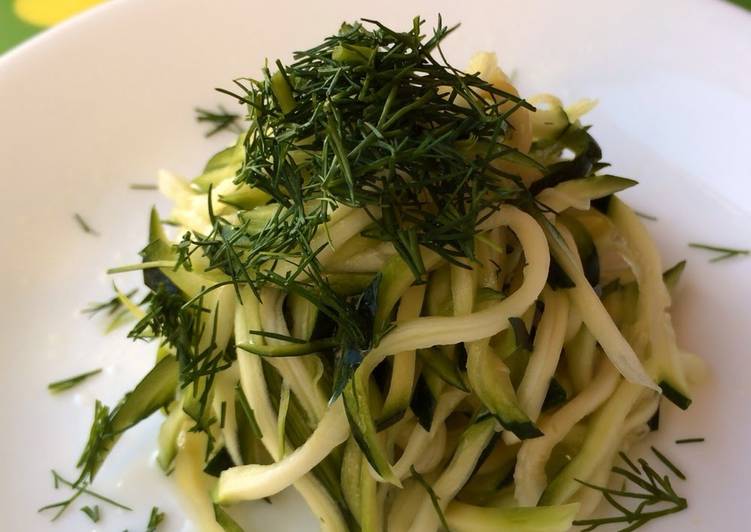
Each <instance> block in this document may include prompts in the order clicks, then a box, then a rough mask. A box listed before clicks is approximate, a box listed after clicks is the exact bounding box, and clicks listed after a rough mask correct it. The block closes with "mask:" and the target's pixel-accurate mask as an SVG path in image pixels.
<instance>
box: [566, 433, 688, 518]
mask: <svg viewBox="0 0 751 532" xmlns="http://www.w3.org/2000/svg"><path fill="white" fill-rule="evenodd" d="M652 452H653V453H654V454H655V456H657V458H658V459H659V460H660V462H662V463H663V464H664V465H665V466H666V467H667V468H668V469H669V470H670V471H671V472H672V473H674V474H675V475H676V476H677V477H678V478H680V479H682V480H683V479H685V478H686V477H685V475H684V474H683V472H682V471H681V470H680V469H678V468H677V467H676V466H675V464H673V463H672V462H671V461H670V460H668V459H667V458H666V457H665V455H663V454H662V453H660V452H659V451H657V449H655V448H654V447H652ZM620 457H621V459H622V460H623V462H624V463H625V464H626V466H627V468H626V467H620V466H616V467H614V468H613V473H615V474H616V475H619V476H621V477H623V479H624V481H625V482H626V483H627V484H632V485H633V486H634V487H635V488H639V490H638V491H635V490H631V489H630V488H629V487H628V485H626V486H625V487H623V488H622V489H612V488H609V487H606V486H596V485H594V484H590V483H589V482H584V481H581V480H578V482H579V483H581V484H583V485H584V486H587V487H589V488H592V489H594V490H597V491H599V492H601V493H602V495H603V497H604V498H605V500H606V501H607V502H608V503H609V504H610V505H611V506H612V507H613V508H615V509H616V510H617V511H618V512H619V515H615V516H612V517H601V518H591V519H580V520H577V521H574V523H573V524H574V525H576V526H583V527H586V528H584V530H583V532H587V531H588V530H594V529H596V528H599V527H600V526H606V525H624V528H620V529H619V531H620V532H630V531H632V530H636V529H638V528H641V527H642V526H644V525H645V524H647V523H648V522H650V521H652V520H654V519H658V518H660V517H664V516H666V515H670V514H674V513H677V512H680V511H683V510H685V509H686V508H688V501H687V500H686V499H685V498H684V497H681V496H680V495H678V494H677V493H676V492H675V490H674V489H673V485H672V483H671V481H670V477H669V476H668V475H661V474H660V473H658V472H657V471H656V470H655V469H654V468H653V467H652V466H651V465H649V463H648V462H647V461H646V460H644V459H639V460H638V462H637V463H638V465H637V463H634V462H633V461H632V460H631V459H630V458H629V457H628V456H626V454H624V453H620ZM619 499H621V500H623V499H625V500H632V501H639V504H638V505H637V506H636V507H635V508H633V509H630V508H628V507H627V506H626V505H625V504H624V503H622V502H621V501H619Z"/></svg>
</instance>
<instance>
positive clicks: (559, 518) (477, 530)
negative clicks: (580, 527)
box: [446, 501, 579, 532]
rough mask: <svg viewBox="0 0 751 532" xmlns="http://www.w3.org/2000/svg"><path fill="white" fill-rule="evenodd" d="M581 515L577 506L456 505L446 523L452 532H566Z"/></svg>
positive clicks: (448, 515) (452, 505)
mask: <svg viewBox="0 0 751 532" xmlns="http://www.w3.org/2000/svg"><path fill="white" fill-rule="evenodd" d="M578 511H579V505H578V504H565V505H561V506H545V507H540V508H486V507H481V506H472V505H470V504H464V503H461V502H457V501H453V502H452V503H451V504H449V506H448V508H447V509H446V520H447V521H448V524H449V526H450V527H451V530H452V531H453V532H567V531H568V530H570V529H571V527H572V526H573V525H572V523H573V521H574V519H575V518H576V514H577V512H578Z"/></svg>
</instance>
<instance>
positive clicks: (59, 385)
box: [47, 368, 102, 393]
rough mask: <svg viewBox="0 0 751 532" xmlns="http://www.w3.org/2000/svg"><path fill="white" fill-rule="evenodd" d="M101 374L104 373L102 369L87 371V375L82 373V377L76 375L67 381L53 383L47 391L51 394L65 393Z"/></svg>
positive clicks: (48, 386)
mask: <svg viewBox="0 0 751 532" xmlns="http://www.w3.org/2000/svg"><path fill="white" fill-rule="evenodd" d="M101 372H102V369H101V368H97V369H94V370H91V371H87V372H86V373H81V374H80V375H76V376H75V377H69V378H67V379H62V380H59V381H55V382H51V383H49V384H48V385H47V389H48V390H49V391H50V393H60V392H64V391H65V390H70V389H71V388H73V387H75V386H78V385H79V384H81V383H82V382H83V381H85V380H86V379H88V378H89V377H93V376H94V375H98V374H100V373H101Z"/></svg>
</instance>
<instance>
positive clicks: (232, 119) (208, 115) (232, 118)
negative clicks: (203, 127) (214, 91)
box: [196, 105, 241, 137]
mask: <svg viewBox="0 0 751 532" xmlns="http://www.w3.org/2000/svg"><path fill="white" fill-rule="evenodd" d="M196 120H197V121H198V122H200V123H207V124H211V129H210V130H208V131H207V132H206V136H207V137H211V136H213V135H216V134H217V133H219V132H220V131H224V130H228V131H234V132H235V133H239V132H240V131H241V129H240V125H239V124H238V121H239V120H240V115H239V114H237V113H230V112H229V111H227V110H226V109H225V108H224V107H222V106H221V105H220V106H218V107H217V110H216V111H210V110H208V109H201V108H200V107H197V108H196Z"/></svg>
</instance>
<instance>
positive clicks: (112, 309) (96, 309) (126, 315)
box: [81, 284, 143, 333]
mask: <svg viewBox="0 0 751 532" xmlns="http://www.w3.org/2000/svg"><path fill="white" fill-rule="evenodd" d="M112 288H113V290H114V292H115V295H114V296H113V297H112V298H111V299H109V300H107V301H103V302H101V303H91V304H89V305H88V306H87V307H86V308H85V309H83V310H82V311H81V312H82V313H83V314H86V315H88V316H89V317H92V316H96V315H98V314H100V313H104V314H105V315H106V316H107V317H108V318H109V321H108V323H107V326H106V328H105V332H106V333H110V332H112V331H114V330H115V329H117V328H118V327H120V326H121V325H124V324H125V323H127V322H128V321H130V320H131V319H132V318H133V317H134V315H137V314H138V310H137V309H136V307H139V306H140V304H142V303H143V302H141V303H136V302H135V301H133V297H134V296H135V295H136V293H137V292H138V290H137V289H133V290H131V291H129V292H127V293H123V292H120V290H118V288H117V286H115V285H114V284H113V286H112Z"/></svg>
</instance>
